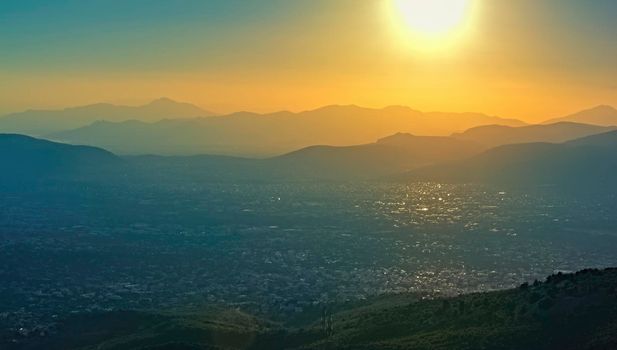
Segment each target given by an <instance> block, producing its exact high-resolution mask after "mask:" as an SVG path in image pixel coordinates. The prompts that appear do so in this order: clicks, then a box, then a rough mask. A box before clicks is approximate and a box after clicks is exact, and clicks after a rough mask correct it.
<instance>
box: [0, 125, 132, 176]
mask: <svg viewBox="0 0 617 350" xmlns="http://www.w3.org/2000/svg"><path fill="white" fill-rule="evenodd" d="M0 163H1V164H3V167H2V171H1V172H0V184H2V185H6V184H12V183H20V182H21V183H32V182H38V181H47V180H70V179H79V178H81V177H85V176H100V175H103V174H102V173H101V171H102V170H117V169H119V168H118V167H120V166H122V164H123V162H122V160H121V159H120V158H118V157H117V156H115V155H113V154H112V153H109V152H107V151H105V150H102V149H99V148H95V147H90V146H73V145H66V144H61V143H56V142H50V141H46V140H40V139H35V138H32V137H29V136H24V135H16V134H0ZM115 175H119V174H118V173H116V174H115Z"/></svg>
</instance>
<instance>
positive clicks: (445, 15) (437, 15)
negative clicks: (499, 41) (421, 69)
mask: <svg viewBox="0 0 617 350" xmlns="http://www.w3.org/2000/svg"><path fill="white" fill-rule="evenodd" d="M473 3H474V0H390V1H389V12H390V16H391V17H392V22H393V24H394V25H395V28H396V31H397V32H398V34H399V35H402V36H403V39H405V40H408V41H411V42H413V43H414V44H415V46H416V47H417V46H423V47H424V48H431V47H436V46H440V45H445V44H447V43H449V42H452V41H453V40H454V39H456V38H458V37H461V36H462V34H463V33H464V32H465V31H466V28H467V24H468V23H469V20H470V17H471V12H472V7H473V6H472V5H473Z"/></svg>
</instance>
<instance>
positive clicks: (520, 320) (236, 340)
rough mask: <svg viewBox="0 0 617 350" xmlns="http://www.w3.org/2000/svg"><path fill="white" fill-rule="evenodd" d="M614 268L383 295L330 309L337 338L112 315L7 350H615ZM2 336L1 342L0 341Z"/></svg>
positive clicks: (80, 320) (77, 319)
mask: <svg viewBox="0 0 617 350" xmlns="http://www.w3.org/2000/svg"><path fill="white" fill-rule="evenodd" d="M616 293H617V269H606V270H595V269H588V270H583V271H579V272H577V273H575V274H562V273H558V274H555V275H551V276H549V277H548V278H547V279H546V281H545V282H535V283H533V284H528V283H524V284H522V285H521V286H520V287H519V288H516V289H510V290H504V291H495V292H488V293H475V294H469V295H462V296H458V297H454V298H439V299H433V300H430V299H428V300H426V299H424V300H423V299H421V298H419V297H418V296H417V295H413V294H401V295H393V296H383V297H380V298H376V299H373V300H369V301H366V302H364V303H361V304H360V305H358V304H355V305H353V304H352V305H334V306H333V309H334V312H333V313H332V318H331V320H332V331H331V332H326V331H324V329H323V327H322V323H321V322H320V321H319V320H315V322H314V323H313V324H312V325H308V326H306V327H303V328H300V329H298V328H291V327H289V328H288V327H285V326H281V325H277V324H274V323H270V322H267V321H265V320H261V319H258V318H255V317H251V316H250V315H247V314H243V313H242V312H240V311H226V312H225V311H220V310H209V311H201V312H193V313H189V312H178V311H174V312H158V313H157V312H138V311H113V312H106V313H86V314H80V315H74V316H72V317H69V318H67V319H64V320H60V321H59V325H58V329H57V332H56V333H54V334H51V335H50V336H47V337H32V338H29V339H25V340H22V343H18V344H11V343H8V342H7V343H6V344H1V343H0V345H4V346H6V347H8V349H12V348H16V349H17V348H19V349H39V348H40V349H50V350H54V349H69V348H70V349H73V348H80V349H81V348H88V349H90V348H92V349H94V348H96V349H247V350H259V349H269V350H270V349H453V350H463V349H512V350H514V349H532V350H549V349H550V350H553V349H554V350H557V349H558V350H574V349H597V350H609V349H615V348H616V347H617V294H616ZM0 339H2V338H0Z"/></svg>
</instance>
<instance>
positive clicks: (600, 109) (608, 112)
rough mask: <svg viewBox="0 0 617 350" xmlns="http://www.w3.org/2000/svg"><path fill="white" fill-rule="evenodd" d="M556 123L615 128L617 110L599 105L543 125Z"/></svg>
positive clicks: (551, 120)
mask: <svg viewBox="0 0 617 350" xmlns="http://www.w3.org/2000/svg"><path fill="white" fill-rule="evenodd" d="M557 122H575V123H584V124H594V125H603V126H616V125H617V109H615V108H614V107H612V106H607V105H600V106H597V107H594V108H590V109H586V110H583V111H580V112H577V113H574V114H571V115H568V116H565V117H560V118H554V119H550V120H547V121H545V122H544V124H553V123H557Z"/></svg>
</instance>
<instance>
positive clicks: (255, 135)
mask: <svg viewBox="0 0 617 350" xmlns="http://www.w3.org/2000/svg"><path fill="white" fill-rule="evenodd" d="M485 124H502V125H508V126H522V125H524V123H523V122H521V121H517V120H512V119H502V118H498V117H492V116H487V115H484V114H476V113H438V112H432V113H422V112H419V111H415V110H413V109H410V108H407V107H387V108H383V109H370V108H362V107H358V106H327V107H323V108H319V109H316V110H311V111H305V112H300V113H292V112H285V111H283V112H277V113H270V114H263V115H262V114H256V113H250V112H238V113H233V114H230V115H226V116H219V117H210V118H195V119H186V120H163V121H160V122H156V123H143V122H141V123H137V122H134V121H131V122H124V123H108V122H104V123H94V124H92V125H89V126H85V127H82V128H79V129H76V130H71V131H66V132H59V133H55V134H53V135H49V138H51V139H54V140H58V141H61V142H67V143H73V144H89V145H93V146H97V147H102V148H105V149H108V150H111V151H113V152H115V153H118V154H133V155H135V154H160V155H195V154H221V155H235V156H259V157H266V156H274V155H280V154H284V153H288V152H291V151H294V150H298V149H300V148H304V147H309V146H313V145H330V146H348V145H361V144H367V143H371V142H374V140H377V139H379V138H382V137H384V136H387V135H392V134H394V133H397V132H404V133H411V134H414V135H419V136H426V135H442V136H446V135H450V134H451V133H453V132H459V131H463V130H466V129H468V128H470V127H474V126H479V125H485Z"/></svg>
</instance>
